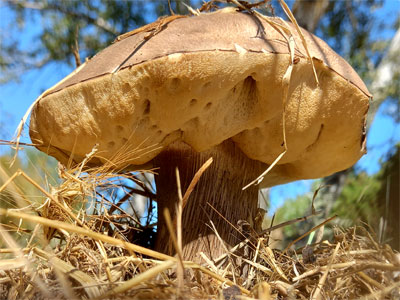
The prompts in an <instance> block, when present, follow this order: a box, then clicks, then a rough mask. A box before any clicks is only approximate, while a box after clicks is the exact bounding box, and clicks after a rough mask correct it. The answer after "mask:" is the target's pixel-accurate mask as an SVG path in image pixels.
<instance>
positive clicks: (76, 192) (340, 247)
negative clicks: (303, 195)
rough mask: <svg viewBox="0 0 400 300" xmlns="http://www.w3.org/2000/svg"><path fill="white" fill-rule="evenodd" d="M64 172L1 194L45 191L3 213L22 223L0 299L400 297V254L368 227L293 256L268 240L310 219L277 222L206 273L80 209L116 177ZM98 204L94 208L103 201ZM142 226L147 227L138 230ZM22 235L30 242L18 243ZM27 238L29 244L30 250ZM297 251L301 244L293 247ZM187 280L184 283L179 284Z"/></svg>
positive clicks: (0, 267)
mask: <svg viewBox="0 0 400 300" xmlns="http://www.w3.org/2000/svg"><path fill="white" fill-rule="evenodd" d="M60 174H61V176H62V178H63V179H64V181H63V182H62V183H61V184H60V185H59V186H56V187H52V188H51V192H47V191H45V190H44V189H43V188H41V187H40V186H39V185H38V184H36V183H35V182H33V181H32V180H31V179H30V178H29V177H28V176H27V175H26V174H25V173H23V172H22V171H19V172H17V173H15V174H14V176H11V177H10V180H8V181H7V182H5V184H4V185H3V186H2V187H0V191H5V190H7V187H8V185H10V183H11V182H12V181H13V180H14V179H15V178H16V177H17V176H23V177H24V178H26V179H27V182H29V184H32V185H35V186H36V187H37V188H40V190H41V191H42V193H43V203H42V205H39V203H36V204H35V205H33V203H32V204H31V205H29V208H26V209H24V210H23V211H24V213H23V212H21V210H12V209H8V210H6V209H0V215H1V216H8V218H9V220H14V223H15V224H20V225H19V227H18V228H15V231H17V230H18V234H17V235H16V234H15V233H13V231H12V230H11V231H10V230H9V231H10V233H11V234H10V233H8V232H7V231H6V230H5V229H4V228H5V227H2V229H1V231H0V232H1V240H2V241H3V242H4V243H3V247H2V249H0V299H21V298H23V299H53V298H56V297H57V298H58V299H71V298H72V299H171V298H177V297H178V298H179V297H180V298H182V299H189V298H190V299H284V298H287V299H334V298H335V297H336V298H337V297H338V295H340V297H339V298H340V299H357V298H363V299H364V298H365V299H396V297H400V284H399V280H400V254H399V253H396V252H394V251H393V250H392V249H391V248H390V247H389V246H387V245H381V244H379V243H377V242H376V241H375V239H374V238H373V235H372V234H370V233H369V232H368V231H367V230H366V229H364V228H363V227H355V228H348V229H340V228H335V230H334V237H333V239H332V240H331V241H328V240H324V241H321V242H319V243H316V244H313V245H307V246H306V247H303V248H298V249H296V250H295V251H293V250H291V249H292V248H293V247H292V248H288V249H287V250H284V251H280V250H277V249H271V248H270V247H269V245H268V239H269V235H270V234H271V233H272V231H273V230H274V229H277V228H280V227H281V226H288V224H291V223H294V222H299V221H302V220H306V219H308V218H310V217H311V216H306V217H302V218H298V219H296V220H289V221H287V222H285V223H284V224H282V225H281V226H279V225H276V226H274V228H271V229H266V230H264V232H263V235H261V236H254V235H253V234H251V233H249V232H247V233H246V232H245V231H243V235H244V238H245V239H244V241H242V243H240V244H239V245H237V246H236V247H234V248H232V249H230V250H228V249H227V254H226V255H224V256H223V257H221V258H220V259H219V260H216V261H211V260H210V259H209V258H207V256H206V255H205V254H202V257H203V259H204V263H203V265H201V266H200V265H198V264H195V263H193V262H188V261H182V260H181V259H177V258H175V257H170V256H167V255H165V254H162V253H158V252H156V251H153V250H150V249H146V248H143V247H140V246H137V245H134V244H131V243H130V242H129V241H130V240H131V237H130V236H129V234H128V232H129V231H127V232H125V233H124V232H122V231H121V230H120V229H119V228H121V224H123V222H124V221H126V218H125V213H124V212H122V211H119V210H116V209H114V212H113V213H109V212H110V209H111V208H112V207H113V206H112V205H109V206H108V209H105V207H106V205H104V203H103V208H104V209H103V210H102V211H101V212H100V211H99V212H98V213H97V214H88V213H87V211H88V210H87V209H84V207H85V206H82V205H77V203H82V201H83V200H84V199H88V198H89V197H90V196H92V195H93V193H95V190H96V189H99V188H102V187H103V186H110V185H111V186H112V185H114V184H115V174H113V173H102V175H99V173H98V172H97V171H96V170H91V172H89V173H82V172H81V168H80V167H78V168H77V169H75V170H65V169H61V171H60ZM125 176H127V175H125ZM28 198H29V197H28ZM96 201H97V203H95V204H92V205H93V206H94V207H98V205H100V204H101V203H100V202H101V201H104V199H97V200H96ZM32 207H33V211H32ZM120 207H122V206H120ZM27 211H31V212H32V213H30V214H27V213H26V212H27ZM37 214H39V215H40V216H42V217H39V216H37ZM117 216H119V218H118V217H117ZM329 221H330V219H328V220H326V221H324V222H322V223H321V224H320V225H317V226H316V227H314V228H313V229H312V230H310V231H308V232H307V233H306V234H305V235H302V236H301V237H299V239H300V238H304V237H305V236H307V235H308V234H309V233H310V232H312V231H315V230H316V229H317V228H320V227H321V226H322V225H325V224H327V223H329ZM173 223H174V222H172V221H171V222H170V223H169V224H170V227H171V229H170V231H172V233H173V235H175V232H176V231H175V230H173V228H172V227H174V226H176V224H173ZM29 224H33V227H35V230H34V231H30V230H28V229H29V228H30V227H29ZM6 225H7V224H6ZM211 225H212V223H211ZM31 227H32V225H31ZM243 228H245V225H243ZM50 229H51V230H50ZM106 229H107V230H106ZM136 229H138V230H143V229H144V228H140V227H139V226H138V225H137V227H136ZM238 230H239V229H238ZM50 232H51V233H50ZM173 235H172V236H173ZM21 236H23V237H24V238H25V239H21V238H19V239H18V240H19V242H17V238H18V237H21ZM174 239H176V237H174ZM299 239H296V240H299ZM23 240H29V242H28V243H26V244H24V243H23V242H21V241H23ZM142 242H143V241H142ZM146 242H148V241H145V243H146ZM291 244H293V246H296V244H295V241H293V243H291ZM176 247H177V249H179V246H178V245H177V246H176ZM179 265H180V266H181V267H182V265H183V268H184V274H183V279H182V275H180V276H178V273H177V268H178V267H179ZM179 278H181V279H180V280H181V281H183V282H181V283H179V282H178V281H179Z"/></svg>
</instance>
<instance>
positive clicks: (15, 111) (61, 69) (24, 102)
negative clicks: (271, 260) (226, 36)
mask: <svg viewBox="0 0 400 300" xmlns="http://www.w3.org/2000/svg"><path fill="white" fill-rule="evenodd" d="M0 5H1V4H0ZM399 7H400V1H397V0H392V1H390V0H389V1H387V2H385V6H384V7H383V8H381V9H378V10H376V11H375V12H374V14H376V15H377V16H379V17H380V18H382V19H386V20H389V21H391V20H394V18H395V17H396V16H397V15H398V14H399ZM9 13H10V12H9V11H8V10H7V9H6V8H5V7H4V4H3V6H0V30H2V31H3V32H2V36H4V35H3V33H4V30H6V29H7V26H8V25H7V24H8V23H9V20H10V15H9ZM149 21H152V20H149ZM40 30H41V23H40V22H38V20H35V19H32V20H31V21H29V22H28V23H27V26H26V27H25V30H24V31H23V32H21V33H20V36H21V39H22V44H23V46H24V47H29V45H30V43H32V41H34V40H35V39H34V37H35V35H37V34H38V33H39V32H40ZM393 33H394V31H393V30H392V31H390V30H386V31H384V32H382V31H378V29H377V31H376V32H374V33H373V34H374V35H384V36H385V37H391V36H393ZM71 71H72V67H68V66H67V65H65V64H56V63H53V64H49V65H47V66H46V67H44V68H42V69H40V70H34V71H30V72H27V73H25V74H24V75H22V76H21V78H20V80H19V81H18V82H10V83H7V84H5V85H0V123H2V124H4V125H5V126H4V127H2V132H0V139H12V137H13V134H14V132H15V129H16V127H17V125H18V122H19V120H20V118H22V116H23V115H24V113H25V111H26V110H27V109H28V107H29V106H30V104H31V103H32V102H33V101H34V100H35V99H36V98H37V97H38V96H39V95H40V94H41V93H42V92H43V91H44V90H46V89H47V88H49V87H51V86H52V85H53V84H55V83H56V82H58V81H59V80H61V79H62V78H64V77H65V76H66V75H68V74H69V73H70V72H71ZM385 109H388V107H387V105H386V106H385V105H384V106H382V107H381V108H380V110H379V111H378V113H377V115H376V118H375V120H374V122H373V124H372V126H371V129H370V131H369V134H368V144H367V146H368V154H367V155H365V156H364V157H363V158H362V159H361V160H360V161H359V162H358V164H357V165H358V167H359V168H360V169H362V170H365V171H366V172H368V173H369V174H373V173H375V172H377V171H378V170H379V161H380V159H382V156H383V155H384V154H385V153H387V152H388V151H389V150H390V149H391V148H393V145H394V144H396V143H398V142H400V128H399V126H398V125H397V126H396V125H395V124H394V123H393V121H392V119H391V118H389V117H387V116H386V115H385V114H384V113H383V111H384V110H385ZM389 109H390V108H389ZM23 141H26V142H29V138H28V133H27V131H25V136H24V138H23ZM0 147H2V148H0V154H1V153H2V152H3V153H4V151H8V149H5V147H4V146H0ZM311 184H312V181H310V180H307V181H299V182H295V183H291V184H289V185H284V186H279V187H274V188H273V189H272V190H271V194H270V195H271V200H272V205H271V206H272V207H271V208H272V209H273V210H274V209H276V208H277V207H278V206H279V205H281V204H282V202H283V200H284V199H287V198H294V197H296V195H298V194H303V193H305V192H307V191H309V189H310V186H311Z"/></svg>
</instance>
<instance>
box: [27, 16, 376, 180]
mask: <svg viewBox="0 0 400 300" xmlns="http://www.w3.org/2000/svg"><path fill="white" fill-rule="evenodd" d="M271 20H272V21H275V22H281V21H280V20H279V19H273V18H271ZM289 26H291V25H289ZM291 31H292V33H293V36H294V39H295V42H296V47H295V56H296V60H295V61H296V64H295V65H294V69H293V73H292V77H291V82H290V87H289V95H288V100H287V102H286V105H287V107H286V128H285V130H286V134H287V149H288V150H287V153H286V154H285V155H284V157H283V158H282V159H281V160H280V161H279V162H278V164H277V166H276V167H275V169H274V171H273V173H272V174H271V175H270V176H269V178H267V179H266V180H267V182H266V184H267V185H274V184H279V183H283V182H287V181H292V180H297V179H303V178H317V177H322V176H325V175H329V174H332V173H334V172H336V171H339V170H342V169H345V168H348V167H350V166H351V165H353V164H354V163H355V162H356V161H357V160H358V159H359V158H360V157H361V156H362V155H363V154H364V153H365V148H364V143H365V141H364V139H365V132H364V121H365V116H366V113H367V109H368V105H369V98H370V94H369V93H368V90H367V88H366V87H365V85H364V84H363V82H362V80H361V79H360V78H359V76H358V75H357V74H356V73H355V71H354V70H353V69H352V68H351V67H350V65H349V64H348V63H347V62H346V61H345V60H344V59H343V58H341V57H340V56H339V55H337V54H336V53H335V52H334V51H333V50H331V49H330V48H329V46H327V45H326V43H324V42H323V41H322V40H320V39H319V38H317V37H316V36H314V35H312V34H310V33H308V32H306V31H305V30H303V35H304V37H305V39H306V41H307V45H308V48H309V51H310V54H311V56H312V57H313V61H314V64H315V67H316V72H317V75H318V79H319V85H317V84H316V80H315V78H314V75H313V71H312V67H311V64H310V61H309V60H308V59H307V55H306V51H305V49H304V47H303V45H302V42H301V39H300V37H299V35H298V34H297V32H296V30H295V28H294V27H291ZM289 57H290V55H289V48H288V45H287V41H286V39H285V38H284V36H282V34H281V33H279V32H278V31H277V30H276V28H274V27H272V26H271V25H270V24H269V23H268V22H266V21H265V20H261V19H258V18H256V17H255V16H252V15H250V14H248V13H239V12H235V11H233V10H232V9H230V10H222V11H219V12H216V13H208V14H202V15H200V16H196V17H190V18H177V19H175V20H172V21H171V22H168V23H166V24H164V25H163V26H154V27H153V29H151V30H148V31H146V30H143V31H139V32H138V33H136V34H133V35H131V36H129V37H126V38H124V39H122V40H120V41H117V42H115V43H114V44H112V45H111V46H110V47H108V48H106V49H105V50H103V51H102V52H100V53H99V54H98V55H96V56H95V57H93V58H92V59H91V60H90V61H88V62H87V63H86V64H85V65H84V67H83V68H81V69H79V71H77V72H76V73H75V74H73V75H72V76H70V77H69V78H67V79H66V80H64V81H63V82H61V83H60V84H59V85H58V86H56V87H55V88H54V89H52V90H51V91H49V92H48V93H46V96H44V97H43V98H42V99H40V100H39V101H38V102H37V104H36V105H35V107H34V109H33V112H32V117H31V124H30V136H31V139H32V141H33V142H34V143H36V144H37V145H38V146H37V147H38V148H39V149H40V150H42V151H44V152H47V153H48V154H50V155H52V156H54V157H55V158H57V159H58V160H59V161H61V162H63V163H67V162H68V160H69V158H70V156H71V155H72V156H73V160H74V161H75V162H79V161H81V160H82V159H83V158H84V157H85V155H86V154H87V153H89V152H90V151H91V150H92V148H93V146H94V145H95V144H98V149H99V152H98V156H97V158H96V159H92V160H91V163H92V164H102V163H104V162H106V161H109V160H111V161H114V162H115V163H117V164H118V165H119V166H120V167H125V166H128V165H141V164H144V163H146V162H149V161H151V160H152V159H153V158H154V157H155V156H157V154H158V153H160V152H161V151H162V150H163V149H164V148H165V147H166V146H168V145H169V144H170V143H171V142H174V141H176V140H182V141H184V142H185V143H187V144H188V145H190V146H191V147H192V148H193V149H195V150H196V151H205V150H208V149H210V148H212V147H214V146H216V145H218V144H220V143H222V142H223V141H225V140H227V139H232V140H233V141H234V142H235V143H236V144H237V146H238V147H239V148H240V149H241V150H242V151H243V152H244V153H245V154H246V155H247V156H248V157H249V158H251V159H254V160H258V161H261V162H263V163H265V164H266V165H269V164H271V163H272V162H273V161H274V160H275V159H276V157H277V156H278V155H279V154H280V153H282V151H283V150H284V146H283V136H282V111H283V85H282V78H283V75H284V74H285V72H286V70H287V68H288V66H289V62H290V59H289ZM121 152H122V154H121ZM122 158H123V159H122Z"/></svg>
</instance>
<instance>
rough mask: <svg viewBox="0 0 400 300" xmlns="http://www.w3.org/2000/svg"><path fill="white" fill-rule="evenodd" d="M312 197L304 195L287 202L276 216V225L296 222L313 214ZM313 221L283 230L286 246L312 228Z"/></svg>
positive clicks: (286, 227) (299, 223) (303, 222)
mask: <svg viewBox="0 0 400 300" xmlns="http://www.w3.org/2000/svg"><path fill="white" fill-rule="evenodd" d="M311 198H312V195H311V196H309V195H302V196H299V197H297V198H296V199H289V200H286V201H285V203H284V204H283V206H281V207H280V208H279V209H278V210H277V212H276V214H275V224H279V223H282V222H286V221H290V220H294V219H296V218H299V217H303V216H306V215H308V214H309V213H310V212H311ZM312 224H313V223H312V222H311V221H302V222H298V223H296V224H293V225H289V226H285V227H284V228H283V236H284V244H286V241H293V240H294V239H296V238H298V237H299V236H300V235H301V234H303V233H304V232H306V231H307V230H309V229H310V228H311V227H312Z"/></svg>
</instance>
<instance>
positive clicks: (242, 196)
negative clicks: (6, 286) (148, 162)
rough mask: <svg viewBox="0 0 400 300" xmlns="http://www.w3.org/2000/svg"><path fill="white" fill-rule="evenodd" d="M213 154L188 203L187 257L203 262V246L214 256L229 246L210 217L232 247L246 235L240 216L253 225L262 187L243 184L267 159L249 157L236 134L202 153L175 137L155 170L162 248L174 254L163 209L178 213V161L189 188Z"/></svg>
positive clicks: (184, 240) (184, 218) (184, 238)
mask: <svg viewBox="0 0 400 300" xmlns="http://www.w3.org/2000/svg"><path fill="white" fill-rule="evenodd" d="M210 157H212V158H213V163H212V164H211V166H210V167H209V168H208V169H207V170H206V171H205V172H204V173H203V175H202V176H201V178H200V180H199V182H198V183H197V185H196V188H195V189H194V190H193V191H192V193H191V195H190V197H189V199H188V200H187V203H186V205H185V207H184V209H183V213H182V245H183V246H182V247H183V249H182V252H183V257H184V259H185V260H193V261H197V262H201V261H202V259H201V257H200V255H199V252H204V253H205V254H206V255H207V256H208V257H209V258H211V259H216V258H217V257H219V256H220V255H222V254H224V253H225V252H226V251H225V249H224V246H223V245H222V244H221V241H220V240H219V239H218V237H217V236H216V234H215V233H214V232H213V231H212V230H211V229H210V227H209V226H207V224H208V225H209V224H210V220H211V221H212V222H213V223H214V225H215V227H216V229H217V232H218V234H219V236H220V237H221V239H222V240H223V241H224V242H225V245H226V246H227V248H228V249H229V248H231V247H233V246H234V245H236V244H238V243H239V242H241V241H242V240H243V239H244V237H243V235H242V234H240V233H239V232H238V230H237V229H235V228H238V221H239V220H245V221H247V222H249V223H250V225H254V224H252V223H253V220H254V218H255V216H256V212H257V207H258V187H257V186H252V187H250V188H248V189H246V190H245V191H243V190H242V187H243V186H245V185H246V184H248V183H249V182H250V181H251V180H253V179H254V178H256V177H257V176H258V175H260V173H261V172H262V171H263V170H264V169H265V165H264V164H262V163H261V162H258V161H255V160H251V159H249V158H248V157H247V156H246V155H244V154H243V153H242V152H241V151H240V149H239V148H237V147H236V146H235V144H234V143H233V142H232V141H231V140H228V141H225V142H223V143H222V144H220V145H218V146H216V147H214V148H212V149H211V150H208V151H206V152H202V153H198V152H196V151H194V150H193V149H192V148H191V147H190V146H188V145H187V144H185V143H183V142H175V143H173V144H171V145H170V146H169V147H168V148H167V149H166V150H164V151H163V152H162V153H161V154H160V155H158V157H157V158H156V160H155V166H156V167H158V168H159V169H158V170H157V172H158V175H157V176H156V185H157V195H158V234H157V240H156V250H157V251H160V252H163V253H167V254H169V255H174V254H175V249H174V247H173V244H172V242H171V240H172V239H171V238H170V234H169V232H168V229H167V226H166V223H165V219H164V216H163V211H164V209H165V208H168V210H169V212H170V214H171V216H172V219H173V220H175V219H176V217H175V216H176V204H177V202H178V193H177V184H176V182H177V181H176V174H175V169H176V167H178V169H179V174H180V181H181V188H182V194H184V193H185V191H186V190H187V188H188V186H189V184H190V182H191V181H192V179H193V177H194V175H195V173H196V172H197V171H198V170H199V168H200V167H201V166H202V165H203V164H204V163H205V162H206V161H207V160H208V159H209V158H210ZM212 207H213V208H214V209H215V210H216V211H218V213H217V212H215V210H214V209H213V208H212ZM222 216H223V217H222ZM224 218H225V219H224ZM227 221H229V222H230V223H231V224H229V223H228V222H227ZM232 225H233V226H235V228H233V226H232Z"/></svg>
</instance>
